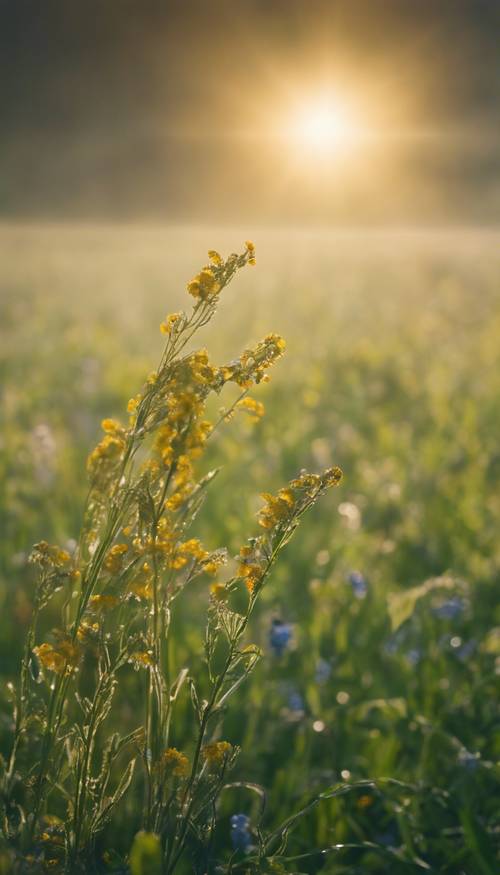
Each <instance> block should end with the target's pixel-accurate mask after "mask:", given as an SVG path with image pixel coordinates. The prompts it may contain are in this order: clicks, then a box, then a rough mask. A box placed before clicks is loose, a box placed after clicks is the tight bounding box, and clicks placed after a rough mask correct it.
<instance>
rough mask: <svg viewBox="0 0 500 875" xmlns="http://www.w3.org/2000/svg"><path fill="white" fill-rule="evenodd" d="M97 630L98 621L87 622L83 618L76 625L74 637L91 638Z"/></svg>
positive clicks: (83, 639) (80, 638)
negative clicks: (77, 625)
mask: <svg viewBox="0 0 500 875" xmlns="http://www.w3.org/2000/svg"><path fill="white" fill-rule="evenodd" d="M98 632H99V623H88V622H87V621H86V620H83V622H82V623H80V625H79V627H78V631H77V633H76V637H77V638H78V640H79V641H82V642H84V641H88V640H89V639H91V638H93V637H94V636H95V635H97V634H98Z"/></svg>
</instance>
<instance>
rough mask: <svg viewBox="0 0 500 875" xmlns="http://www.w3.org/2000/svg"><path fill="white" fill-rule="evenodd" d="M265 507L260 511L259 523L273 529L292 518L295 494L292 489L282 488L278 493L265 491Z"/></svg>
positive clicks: (263, 494) (263, 526) (263, 495)
mask: <svg viewBox="0 0 500 875" xmlns="http://www.w3.org/2000/svg"><path fill="white" fill-rule="evenodd" d="M262 498H263V499H264V500H265V501H266V505H265V507H263V508H262V510H261V511H260V512H259V525H261V526H262V528H264V529H272V528H274V527H275V526H277V525H280V523H282V522H284V521H285V520H288V519H290V517H291V516H292V515H293V512H294V509H295V496H294V494H293V492H292V490H291V489H289V488H284V489H280V490H279V492H278V494H277V495H271V493H270V492H263V493H262Z"/></svg>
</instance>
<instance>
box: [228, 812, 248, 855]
mask: <svg viewBox="0 0 500 875" xmlns="http://www.w3.org/2000/svg"><path fill="white" fill-rule="evenodd" d="M231 842H232V844H233V848H234V850H235V851H248V849H249V848H250V846H251V844H252V836H251V835H250V818H249V817H247V815H246V814H233V816H232V817H231Z"/></svg>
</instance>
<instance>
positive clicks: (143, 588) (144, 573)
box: [128, 562, 153, 599]
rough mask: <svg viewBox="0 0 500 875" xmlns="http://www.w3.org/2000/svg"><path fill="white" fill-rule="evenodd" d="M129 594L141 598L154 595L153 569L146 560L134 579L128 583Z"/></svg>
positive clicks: (148, 597)
mask: <svg viewBox="0 0 500 875" xmlns="http://www.w3.org/2000/svg"><path fill="white" fill-rule="evenodd" d="M128 595H132V596H135V597H136V598H139V599H150V598H152V595H153V569H152V568H151V566H150V564H149V562H144V563H143V564H142V565H141V567H140V569H139V571H138V573H137V574H136V575H135V577H134V579H133V580H132V581H131V582H130V583H129V585H128Z"/></svg>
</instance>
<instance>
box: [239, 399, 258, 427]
mask: <svg viewBox="0 0 500 875" xmlns="http://www.w3.org/2000/svg"><path fill="white" fill-rule="evenodd" d="M236 407H237V409H238V410H243V411H244V412H245V413H248V415H249V417H250V419H251V420H252V422H258V421H259V419H261V418H262V417H263V416H264V412H265V408H264V405H263V404H262V401H256V400H255V398H248V397H247V398H242V399H241V401H238V403H237V405H236Z"/></svg>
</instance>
